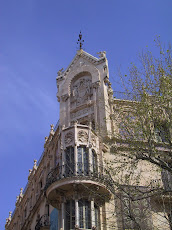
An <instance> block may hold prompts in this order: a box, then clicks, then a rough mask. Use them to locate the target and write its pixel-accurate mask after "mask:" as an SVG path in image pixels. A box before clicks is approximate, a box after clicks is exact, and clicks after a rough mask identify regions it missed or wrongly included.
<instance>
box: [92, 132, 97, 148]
mask: <svg viewBox="0 0 172 230" xmlns="http://www.w3.org/2000/svg"><path fill="white" fill-rule="evenodd" d="M91 143H92V145H93V146H94V147H96V138H95V136H94V135H93V134H92V135H91Z"/></svg>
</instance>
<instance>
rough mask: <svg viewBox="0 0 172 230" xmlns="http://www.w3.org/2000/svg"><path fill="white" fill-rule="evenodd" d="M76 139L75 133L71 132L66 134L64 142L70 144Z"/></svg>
mask: <svg viewBox="0 0 172 230" xmlns="http://www.w3.org/2000/svg"><path fill="white" fill-rule="evenodd" d="M73 139H74V134H73V133H72V132H69V133H67V134H66V135H65V138H64V142H65V144H66V145H69V144H70V143H71V142H72V141H73Z"/></svg>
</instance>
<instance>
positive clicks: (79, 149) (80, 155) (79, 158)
mask: <svg viewBox="0 0 172 230" xmlns="http://www.w3.org/2000/svg"><path fill="white" fill-rule="evenodd" d="M78 173H79V174H81V173H82V147H78Z"/></svg>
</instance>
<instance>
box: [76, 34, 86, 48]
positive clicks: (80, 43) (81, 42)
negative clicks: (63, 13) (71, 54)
mask: <svg viewBox="0 0 172 230" xmlns="http://www.w3.org/2000/svg"><path fill="white" fill-rule="evenodd" d="M83 42H84V40H82V34H81V31H80V34H79V39H78V42H77V44H79V48H80V50H81V49H82V46H83Z"/></svg>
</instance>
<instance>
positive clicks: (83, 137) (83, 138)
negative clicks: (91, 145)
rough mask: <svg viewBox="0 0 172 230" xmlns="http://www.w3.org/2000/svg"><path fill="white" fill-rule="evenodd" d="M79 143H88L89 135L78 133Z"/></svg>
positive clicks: (82, 132)
mask: <svg viewBox="0 0 172 230" xmlns="http://www.w3.org/2000/svg"><path fill="white" fill-rule="evenodd" d="M78 141H80V142H87V141H88V134H87V133H86V132H85V131H83V130H80V131H79V132H78Z"/></svg>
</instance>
